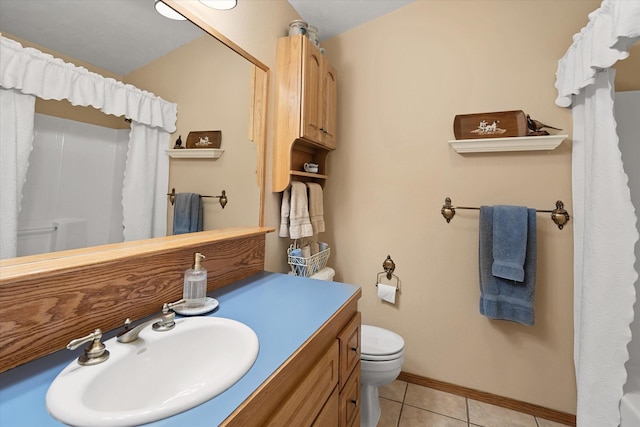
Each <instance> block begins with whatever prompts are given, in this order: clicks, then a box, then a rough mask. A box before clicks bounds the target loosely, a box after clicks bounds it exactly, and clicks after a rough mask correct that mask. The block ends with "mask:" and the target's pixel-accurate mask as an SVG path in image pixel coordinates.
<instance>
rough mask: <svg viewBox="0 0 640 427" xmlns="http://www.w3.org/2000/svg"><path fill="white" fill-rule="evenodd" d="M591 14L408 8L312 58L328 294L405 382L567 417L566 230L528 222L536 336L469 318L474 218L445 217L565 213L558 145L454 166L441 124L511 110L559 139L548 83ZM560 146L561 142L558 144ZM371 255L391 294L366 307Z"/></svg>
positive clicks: (476, 4) (581, 6)
mask: <svg viewBox="0 0 640 427" xmlns="http://www.w3.org/2000/svg"><path fill="white" fill-rule="evenodd" d="M599 3H600V2H599V1H585V2H576V1H554V2H550V1H545V2H541V1H526V0H522V1H517V2H516V1H450V0H449V1H416V2H415V3H412V4H410V5H408V6H406V7H404V8H402V9H399V10H397V11H396V12H394V13H391V14H389V15H387V16H384V17H382V18H379V19H377V20H375V21H373V22H371V23H369V24H365V25H362V26H360V27H358V28H356V29H353V30H351V31H349V32H346V33H344V34H342V35H339V36H337V37H335V38H333V39H331V40H329V41H327V42H325V43H323V46H324V47H325V48H326V50H327V56H328V58H329V59H330V60H331V62H332V63H333V64H334V65H335V66H336V68H337V69H338V93H339V103H338V111H339V123H338V150H336V152H335V153H333V154H331V155H330V156H329V172H328V173H329V176H330V179H329V180H328V182H327V186H326V188H325V201H326V208H325V212H326V220H327V223H328V224H330V227H331V228H330V231H329V233H328V236H329V240H330V242H332V243H333V248H334V251H333V252H332V264H333V265H334V266H335V267H336V270H337V272H338V273H337V278H338V279H339V280H343V281H346V282H350V283H357V284H360V285H362V286H363V298H362V300H361V303H360V309H361V310H362V313H363V322H364V323H370V324H374V325H380V326H383V327H387V328H390V329H393V330H395V331H397V332H398V333H400V334H401V335H402V336H403V337H404V339H405V342H406V353H405V358H406V359H405V363H404V367H403V369H404V370H405V371H407V372H410V373H414V374H418V375H422V376H425V377H429V378H434V379H438V380H442V381H446V382H450V383H454V384H458V385H462V386H466V387H471V388H474V389H478V390H482V391H486V392H490V393H494V394H497V395H501V396H508V397H511V398H514V399H518V400H522V401H526V402H529V403H533V404H538V405H542V406H545V407H548V408H552V409H556V410H561V411H565V412H570V413H575V401H576V391H575V380H574V368H573V362H572V357H573V353H572V352H573V346H572V342H573V321H572V319H573V307H572V304H573V284H572V283H573V276H572V245H573V238H572V233H573V230H572V226H571V222H570V223H569V225H568V226H567V227H565V229H564V230H562V231H560V230H558V228H557V227H556V226H555V225H554V224H553V223H552V222H551V220H550V219H548V214H547V215H542V214H540V215H538V269H537V289H536V292H537V295H536V302H535V308H536V316H537V318H536V325H535V327H531V328H529V327H525V326H521V325H518V324H514V323H511V322H505V321H495V320H488V319H487V318H485V317H483V316H481V315H480V314H479V311H478V299H479V288H478V262H477V259H478V255H477V254H478V213H477V212H476V211H458V213H457V215H456V217H455V218H454V219H453V220H452V222H451V223H450V224H447V223H446V222H445V220H444V219H443V218H442V216H441V215H440V208H441V206H442V204H443V202H444V199H445V197H447V196H449V197H451V198H452V200H453V203H454V204H458V205H462V206H480V205H483V204H484V205H492V204H513V205H526V206H531V207H536V208H539V209H552V208H553V207H554V203H555V201H556V200H558V199H562V200H563V201H564V202H565V205H566V206H567V209H568V210H569V212H571V211H572V206H571V141H570V140H569V141H566V142H564V143H563V144H562V145H561V146H560V147H559V148H558V149H556V150H555V151H551V152H523V153H513V154H509V153H495V154H467V155H460V154H457V153H455V152H454V151H453V150H452V149H451V148H450V147H449V145H448V144H447V141H448V140H450V139H454V136H453V129H452V127H453V126H452V125H453V118H454V116H455V115H457V114H465V113H475V112H486V111H505V110H524V111H525V112H527V113H529V114H531V116H532V117H534V118H536V119H538V120H541V121H543V122H545V123H549V124H553V125H555V126H557V127H561V128H564V129H565V131H564V132H566V133H568V134H569V135H570V134H571V113H570V111H569V110H566V109H562V108H559V107H556V106H555V105H554V100H555V97H556V92H555V89H554V80H555V71H556V67H557V61H558V59H559V58H560V57H561V56H562V55H563V54H564V52H565V51H566V49H567V48H568V46H569V45H570V43H571V41H572V38H571V37H572V35H573V34H574V33H576V32H578V31H579V30H580V28H582V27H583V26H584V25H585V24H586V22H587V14H588V13H589V12H591V11H592V10H594V9H596V8H597V7H598V6H599ZM564 132H563V133H564ZM387 254H390V255H391V257H392V258H393V259H394V261H395V262H396V264H397V270H396V273H397V275H398V276H399V277H400V279H401V280H402V292H401V293H400V295H399V302H398V303H397V304H396V305H395V306H391V305H388V304H383V303H381V302H380V300H378V298H377V297H376V287H375V286H374V283H375V281H376V273H378V272H379V271H380V270H381V265H382V262H383V261H384V259H385V257H386V256H387Z"/></svg>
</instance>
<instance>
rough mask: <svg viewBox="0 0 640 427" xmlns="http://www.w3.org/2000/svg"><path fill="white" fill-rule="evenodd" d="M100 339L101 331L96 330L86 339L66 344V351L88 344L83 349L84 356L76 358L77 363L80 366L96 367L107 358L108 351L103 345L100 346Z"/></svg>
mask: <svg viewBox="0 0 640 427" xmlns="http://www.w3.org/2000/svg"><path fill="white" fill-rule="evenodd" d="M101 339H102V331H101V330H100V329H96V330H95V331H93V332H92V333H90V334H89V335H87V336H86V337H82V338H77V339H75V340H71V341H70V342H69V344H67V349H69V350H75V349H76V348H78V347H80V346H81V345H82V344H85V343H88V342H90V343H91V344H89V345H88V346H87V347H86V348H85V349H84V354H81V355H80V356H79V357H78V363H79V364H80V365H82V366H90V365H97V364H98V363H102V362H104V361H105V360H107V359H108V358H109V351H108V350H107V348H106V347H105V346H104V344H102V342H101V341H100V340H101Z"/></svg>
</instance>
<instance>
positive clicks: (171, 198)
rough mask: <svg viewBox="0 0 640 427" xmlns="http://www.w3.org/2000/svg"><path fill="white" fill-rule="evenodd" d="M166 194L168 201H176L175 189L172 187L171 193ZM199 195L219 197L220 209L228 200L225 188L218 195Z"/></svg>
mask: <svg viewBox="0 0 640 427" xmlns="http://www.w3.org/2000/svg"><path fill="white" fill-rule="evenodd" d="M167 196H169V201H170V202H171V204H172V205H173V204H174V203H175V202H176V189H175V188H172V189H171V193H167ZM200 197H209V198H212V199H220V206H222V209H224V207H225V206H227V202H228V201H229V200H228V199H227V192H226V191H225V190H222V194H220V195H219V196H203V195H200Z"/></svg>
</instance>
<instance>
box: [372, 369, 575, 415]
mask: <svg viewBox="0 0 640 427" xmlns="http://www.w3.org/2000/svg"><path fill="white" fill-rule="evenodd" d="M378 393H379V395H380V408H381V412H382V415H381V416H380V422H379V423H378V427H417V426H420V427H477V426H480V427H565V425H564V424H559V423H556V422H553V421H549V420H544V419H542V418H537V417H534V416H533V415H528V414H523V413H521V412H516V411H512V410H510V409H506V408H502V407H499V406H495V405H490V404H488V403H483V402H478V401H477V400H473V399H467V398H465V397H462V396H457V395H455V394H451V393H445V392H443V391H439V390H434V389H431V388H427V387H423V386H419V385H415V384H410V383H407V382H404V381H400V380H396V381H394V382H393V383H391V384H389V385H387V386H384V387H381V388H380V389H379V390H378Z"/></svg>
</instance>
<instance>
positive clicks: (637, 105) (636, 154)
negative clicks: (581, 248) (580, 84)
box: [615, 91, 640, 373]
mask: <svg viewBox="0 0 640 427" xmlns="http://www.w3.org/2000/svg"><path fill="white" fill-rule="evenodd" d="M615 110H616V111H615V117H616V122H617V125H618V128H617V131H618V137H619V138H620V151H621V152H622V161H623V163H624V170H625V172H626V173H627V175H628V176H629V188H630V190H631V202H632V203H633V206H634V207H635V209H636V216H638V217H640V115H639V113H638V112H640V91H629V92H617V93H616V95H615ZM637 226H638V224H637V223H636V227H637ZM635 252H636V264H635V266H636V271H638V270H640V242H636V251H635ZM635 286H636V295H638V296H640V281H636V283H635ZM635 313H636V314H635V320H634V321H633V323H632V324H631V333H632V341H631V343H630V344H629V362H628V363H627V367H628V368H629V369H628V371H629V370H632V371H636V372H638V373H640V304H639V303H638V302H637V301H636V305H635Z"/></svg>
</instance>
